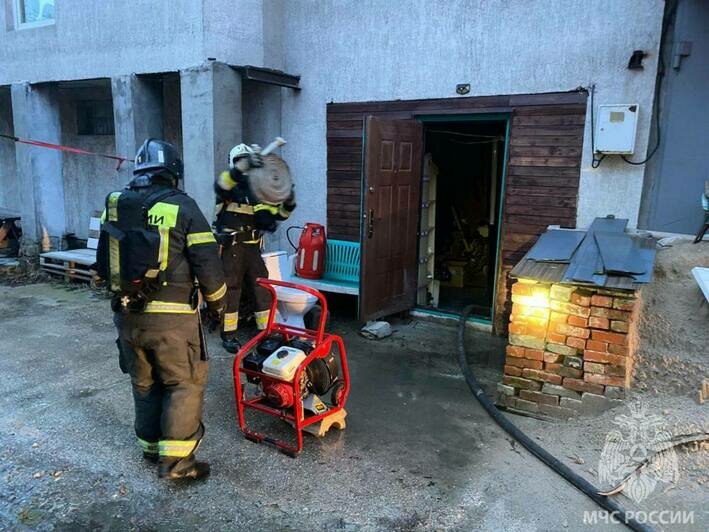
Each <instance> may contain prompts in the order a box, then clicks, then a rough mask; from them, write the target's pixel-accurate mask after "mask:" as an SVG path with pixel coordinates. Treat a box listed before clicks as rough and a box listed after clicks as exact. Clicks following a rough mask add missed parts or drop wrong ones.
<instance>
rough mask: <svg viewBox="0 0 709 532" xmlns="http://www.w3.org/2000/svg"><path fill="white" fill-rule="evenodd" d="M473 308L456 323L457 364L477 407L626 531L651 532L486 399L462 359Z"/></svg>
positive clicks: (469, 307)
mask: <svg viewBox="0 0 709 532" xmlns="http://www.w3.org/2000/svg"><path fill="white" fill-rule="evenodd" d="M472 308H473V307H472V306H468V307H465V309H463V315H462V316H461V318H460V322H459V324H458V364H459V365H460V370H461V371H462V372H463V376H464V377H465V381H466V382H467V383H468V387H469V388H470V391H471V392H473V395H474V396H475V399H477V400H478V402H479V403H480V405H481V406H482V407H483V408H484V409H485V411H486V412H487V413H488V414H489V415H490V417H491V418H492V419H493V420H495V422H496V423H497V424H498V425H499V426H500V427H501V428H502V429H503V430H504V431H505V432H507V434H509V435H510V436H512V437H513V438H514V439H515V440H517V441H518V442H519V443H521V444H522V446H523V447H524V448H525V449H527V450H528V451H529V452H530V453H532V454H533V455H534V456H536V457H537V458H539V460H541V461H542V462H544V463H545V464H546V465H548V466H549V467H550V468H551V469H552V470H554V472H556V473H558V474H559V475H561V476H562V477H563V478H564V479H566V480H567V481H568V482H569V483H571V484H572V485H573V486H574V487H576V488H577V489H579V490H580V491H581V492H583V493H584V494H585V495H587V496H588V497H590V498H591V499H593V501H594V502H595V503H596V504H598V505H599V506H600V507H601V508H604V509H605V510H607V511H608V512H609V513H610V514H611V515H613V516H614V517H615V518H616V519H617V520H618V521H619V522H621V523H623V524H625V525H626V526H627V527H628V528H630V529H632V530H636V531H638V532H652V528H650V527H648V526H646V525H644V524H642V523H639V522H638V521H637V520H635V519H633V518H631V517H630V516H628V514H627V513H626V511H625V510H624V509H623V507H622V506H621V505H620V504H618V503H617V502H616V501H614V500H613V499H610V498H608V497H606V496H605V495H599V493H598V489H597V488H596V487H595V486H593V484H591V483H590V482H588V481H587V480H586V479H585V478H583V477H581V476H579V475H577V474H576V473H574V472H573V471H572V470H571V469H570V468H569V467H568V466H567V465H566V464H564V463H562V462H561V461H559V460H558V459H557V458H555V457H554V456H553V455H551V454H550V453H549V452H548V451H547V450H546V449H544V448H543V447H541V446H539V445H538V444H537V443H536V442H534V441H533V440H532V439H531V438H530V437H529V436H527V435H526V434H525V433H524V432H522V431H521V430H519V428H518V427H517V426H516V425H515V424H514V423H512V422H511V421H510V420H508V419H507V418H506V417H505V416H504V415H503V414H502V412H500V411H499V410H498V409H497V407H495V405H494V404H492V402H491V401H490V399H488V398H487V396H486V395H485V392H484V390H483V389H482V387H481V386H480V383H479V382H478V380H477V379H476V378H475V375H474V374H473V371H472V370H471V369H470V365H469V364H468V361H467V359H466V356H465V322H466V321H467V319H468V316H469V315H470V312H471V310H472Z"/></svg>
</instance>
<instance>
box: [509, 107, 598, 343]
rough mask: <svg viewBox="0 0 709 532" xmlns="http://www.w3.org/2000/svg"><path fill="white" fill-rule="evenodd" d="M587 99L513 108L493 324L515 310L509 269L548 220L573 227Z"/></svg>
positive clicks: (537, 236)
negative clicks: (582, 102)
mask: <svg viewBox="0 0 709 532" xmlns="http://www.w3.org/2000/svg"><path fill="white" fill-rule="evenodd" d="M585 118H586V104H585V103H584V104H572V105H528V106H518V107H515V108H514V111H513V115H512V124H511V128H510V139H509V147H508V159H507V173H506V179H505V191H504V192H505V197H504V207H503V226H502V265H501V268H500V272H499V277H498V291H497V306H496V308H497V313H496V316H495V329H496V330H498V331H502V330H504V329H506V326H507V322H508V317H509V312H510V310H511V301H510V288H511V281H510V279H509V272H510V270H511V269H512V268H513V267H514V265H515V264H517V262H519V260H520V259H521V258H522V257H523V256H524V254H525V253H526V252H527V251H529V248H531V247H532V245H533V244H534V243H535V242H536V241H537V238H539V235H540V234H541V233H543V232H544V230H545V229H546V228H547V226H548V225H554V224H556V225H561V226H562V227H575V225H576V205H577V202H578V189H579V173H580V167H581V150H582V148H583V129H584V122H585Z"/></svg>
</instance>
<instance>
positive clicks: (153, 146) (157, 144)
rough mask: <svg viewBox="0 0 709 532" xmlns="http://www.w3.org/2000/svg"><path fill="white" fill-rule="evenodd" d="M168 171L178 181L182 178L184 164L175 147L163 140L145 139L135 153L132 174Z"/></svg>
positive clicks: (154, 173)
mask: <svg viewBox="0 0 709 532" xmlns="http://www.w3.org/2000/svg"><path fill="white" fill-rule="evenodd" d="M165 172H167V173H169V174H170V175H171V176H172V177H174V178H175V181H176V182H178V181H179V180H180V179H182V174H183V172H184V165H183V164H182V159H180V154H179V153H177V149H176V148H175V147H174V146H173V145H172V144H170V143H169V142H165V141H164V140H158V139H152V138H151V139H146V140H145V142H143V145H142V146H141V147H140V148H139V149H138V152H137V153H136V154H135V166H134V168H133V175H136V176H139V175H146V174H147V175H151V176H158V175H160V174H163V173H165Z"/></svg>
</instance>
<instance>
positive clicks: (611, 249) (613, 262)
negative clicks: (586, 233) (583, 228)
mask: <svg viewBox="0 0 709 532" xmlns="http://www.w3.org/2000/svg"><path fill="white" fill-rule="evenodd" d="M594 237H595V239H596V244H597V245H598V250H599V251H600V253H601V258H602V259H603V268H604V271H605V272H606V273H611V272H613V273H619V274H636V275H641V274H643V273H645V271H646V264H645V260H644V259H643V257H642V256H641V255H640V250H639V249H638V246H637V244H636V243H635V242H634V241H633V240H632V239H631V238H630V236H628V235H627V234H625V233H606V232H604V231H596V232H595V233H594Z"/></svg>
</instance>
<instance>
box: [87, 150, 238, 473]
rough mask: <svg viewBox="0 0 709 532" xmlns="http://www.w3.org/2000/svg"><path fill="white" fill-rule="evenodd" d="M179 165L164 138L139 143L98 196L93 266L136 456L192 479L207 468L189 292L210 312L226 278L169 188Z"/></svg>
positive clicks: (215, 252)
mask: <svg viewBox="0 0 709 532" xmlns="http://www.w3.org/2000/svg"><path fill="white" fill-rule="evenodd" d="M182 172H183V165H182V161H181V160H180V158H179V155H178V153H177V150H176V149H175V148H174V147H173V146H172V145H170V144H168V143H167V142H163V141H160V140H155V139H148V140H146V141H145V143H144V144H143V145H142V146H141V148H140V149H139V150H138V153H137V155H136V161H135V169H134V174H135V177H134V178H133V180H132V181H131V182H130V183H129V185H128V186H127V187H126V189H125V190H122V191H119V192H112V193H111V194H109V195H108V197H107V199H106V210H105V211H104V215H103V218H102V222H103V223H102V227H101V236H100V239H99V248H98V252H97V265H96V266H97V273H98V276H99V277H100V278H101V280H102V281H104V282H105V283H106V284H107V285H108V287H109V290H110V292H111V293H112V294H113V299H112V304H111V306H112V308H113V310H114V312H115V315H114V323H115V324H116V328H117V329H118V340H117V341H116V343H117V344H118V349H119V363H120V367H121V370H122V371H123V372H124V373H128V374H130V377H131V383H132V388H133V399H134V402H135V432H136V435H137V436H138V443H139V444H140V446H141V447H142V449H143V456H144V457H145V458H146V459H149V460H151V461H154V462H157V463H158V474H159V476H160V477H163V478H170V479H183V478H187V479H195V478H200V477H203V476H206V475H207V474H209V464H207V463H206V462H198V461H197V460H196V459H195V456H194V453H195V451H196V449H197V447H198V445H199V443H200V441H201V439H202V437H203V434H204V426H203V424H202V403H203V396H204V388H205V385H206V382H207V360H206V359H207V356H206V345H205V344H204V335H203V334H202V329H201V324H200V322H199V314H198V308H197V307H198V301H199V298H200V297H199V293H198V291H201V298H202V299H203V300H204V301H206V303H207V307H208V309H209V313H210V314H211V317H212V318H213V319H220V316H221V315H223V311H224V297H225V294H226V284H225V282H224V276H223V273H222V268H221V263H220V260H219V249H218V245H217V242H216V240H215V238H214V234H213V233H212V231H211V228H210V226H209V223H208V222H207V220H206V219H205V217H204V215H203V214H202V213H201V211H200V210H199V208H198V207H197V204H196V203H195V201H194V200H193V199H191V198H190V197H188V196H187V195H186V194H184V193H183V192H181V191H180V190H179V189H178V188H177V186H178V183H179V180H180V178H181V177H182Z"/></svg>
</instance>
